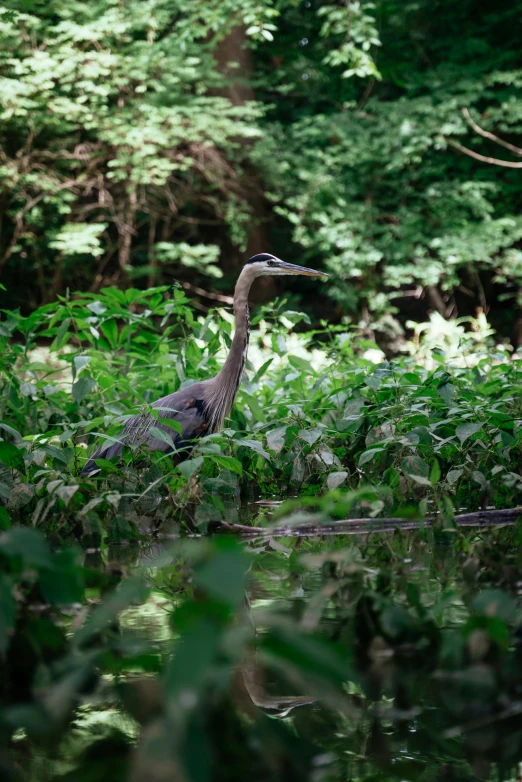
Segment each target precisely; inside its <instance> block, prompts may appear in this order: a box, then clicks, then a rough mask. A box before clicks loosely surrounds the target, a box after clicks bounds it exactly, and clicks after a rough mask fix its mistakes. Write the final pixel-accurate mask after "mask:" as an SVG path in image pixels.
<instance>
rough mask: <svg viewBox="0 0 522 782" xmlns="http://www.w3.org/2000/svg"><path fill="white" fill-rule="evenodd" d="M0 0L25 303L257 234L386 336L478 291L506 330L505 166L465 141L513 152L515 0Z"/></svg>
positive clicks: (7, 260)
mask: <svg viewBox="0 0 522 782" xmlns="http://www.w3.org/2000/svg"><path fill="white" fill-rule="evenodd" d="M0 11H1V12H2V13H1V14H0V40H1V42H2V46H1V47H0V51H1V54H0V75H1V87H2V89H1V96H0V103H1V106H2V113H1V118H2V127H1V131H0V133H1V136H0V147H1V157H2V160H1V176H2V191H1V196H0V197H1V207H0V208H1V213H2V217H3V223H2V248H1V254H0V264H1V267H3V274H4V275H5V278H6V279H7V280H8V283H9V289H10V291H11V295H12V296H13V295H14V296H16V298H17V300H18V301H19V302H20V304H22V306H23V307H24V308H25V310H27V308H28V307H34V306H35V305H36V304H38V303H39V304H41V303H45V302H46V301H49V300H52V299H54V297H55V296H56V294H57V293H64V292H65V289H66V287H67V286H69V287H71V288H73V289H74V288H83V289H85V288H88V287H90V288H91V289H92V290H99V289H100V288H101V287H103V286H104V285H107V284H108V283H110V284H112V283H115V282H117V283H118V284H120V285H123V286H128V285H129V284H130V281H131V280H132V281H135V283H134V284H136V285H137V286H138V287H145V286H146V285H147V284H148V285H149V286H152V285H154V284H158V283H161V282H168V283H170V282H171V280H172V277H173V276H175V277H178V278H182V279H186V280H189V281H190V282H191V283H194V282H195V281H202V282H205V279H204V278H205V276H208V275H213V276H216V277H219V275H221V274H223V273H225V274H226V275H229V274H230V273H231V271H234V270H235V268H237V264H238V263H239V261H240V258H241V255H242V254H244V252H252V253H253V252H254V251H259V250H261V249H263V250H266V249H271V250H273V251H275V252H276V253H277V254H279V255H282V256H286V257H300V258H303V259H306V260H308V261H310V263H311V264H312V263H314V264H317V265H321V264H324V265H325V266H326V267H327V268H328V269H329V270H330V271H332V272H333V278H332V283H331V286H330V295H331V296H332V297H333V299H334V300H335V302H336V303H337V305H338V309H337V313H336V317H338V318H339V317H341V316H342V315H343V314H346V315H348V316H349V317H350V318H351V319H352V320H353V321H354V322H359V321H360V320H362V324H363V325H364V327H365V328H366V329H367V330H368V334H369V335H370V336H372V334H371V330H372V329H373V330H374V331H375V332H376V335H377V337H378V339H379V340H380V341H381V342H382V343H383V344H387V345H388V346H390V347H391V348H392V349H396V348H397V347H398V346H399V344H400V342H401V339H402V337H401V328H402V326H403V325H404V323H405V321H406V320H407V319H408V318H410V319H414V320H417V321H421V320H425V319H426V312H427V310H436V311H438V312H439V313H441V314H442V315H443V316H444V317H449V316H455V315H456V314H460V315H469V314H471V315H475V310H476V308H477V307H481V308H482V309H483V310H488V309H489V308H490V307H491V308H492V309H491V317H492V319H493V321H494V325H496V326H497V327H498V328H500V329H501V332H502V333H503V334H504V335H505V336H509V334H510V331H511V329H512V327H513V325H514V324H515V320H516V317H517V316H516V305H517V303H518V297H519V292H518V291H519V285H520V269H521V263H520V249H519V246H520V238H521V236H522V224H521V221H520V195H519V190H520V188H519V187H518V177H519V172H518V170H516V168H514V169H513V168H509V167H505V166H498V165H495V164H491V163H488V162H485V161H484V160H477V159H473V158H470V157H469V155H467V154H465V153H463V152H462V149H461V148H462V146H464V147H465V148H466V149H468V150H471V151H472V152H473V153H479V155H482V156H483V157H485V158H491V157H493V158H497V159H498V158H500V159H504V160H507V161H511V163H512V164H513V165H515V166H516V165H518V166H520V165H521V164H520V163H518V164H517V163H516V160H517V154H519V152H520V150H518V152H517V149H518V148H517V147H516V144H517V139H518V138H519V134H520V130H521V128H520V105H521V104H520V97H519V87H520V82H521V72H520V70H519V65H520V64H519V41H518V32H517V25H516V20H517V19H518V16H519V15H520V7H519V4H518V3H516V2H515V3H507V2H504V1H503V2H500V3H499V2H496V3H489V2H488V3H484V2H481V3H477V2H476V0H463V2H460V3H458V4H456V3H454V2H452V1H451V0H438V2H432V1H428V0H420V2H417V3H406V4H404V3H396V2H393V1H392V0H378V2H377V3H369V2H361V3H359V2H350V3H346V4H337V3H336V2H332V1H331V0H306V2H298V3H296V2H293V0H284V1H283V2H280V3H278V4H276V5H273V4H272V3H271V2H268V0H267V1H266V2H263V3H251V2H241V3H239V2H234V0H230V2H226V3H206V2H196V3H186V2H184V0H151V2H148V3H147V11H146V13H144V12H143V3H142V2H138V1H137V0H125V2H116V0H96V2H93V3H89V4H85V3H77V2H74V0H67V2H59V3H58V2H54V1H53V2H48V3H45V4H42V3H38V2H32V0H24V1H23V2H22V3H20V2H17V3H10V2H4V3H3V4H2V5H1V7H0ZM234 64H235V65H234ZM462 109H468V110H469V118H468V119H466V117H464V116H463V115H462V113H461V110H462ZM470 122H472V123H473V122H475V123H478V127H479V129H482V131H483V132H485V133H490V134H491V133H493V134H494V136H493V139H492V138H491V136H490V137H487V138H484V137H483V136H481V135H480V133H479V132H477V130H476V129H473V127H472V126H470V124H469V123H470ZM495 136H496V137H500V140H501V141H502V142H503V143H505V144H507V146H508V149H507V150H506V149H505V148H502V147H501V146H499V145H498V144H497V143H495V141H494V138H495ZM454 142H456V143H457V144H460V147H461V148H460V149H459V148H455V147H452V146H448V144H450V143H451V144H453V143H454ZM513 144H514V146H513ZM510 145H511V146H510ZM229 279H230V278H229V277H227V278H226V279H225V280H223V282H222V283H220V282H219V281H218V282H217V283H216V282H214V281H213V283H212V284H213V285H214V284H218V285H219V284H222V285H223V286H224V287H226V288H228V287H229ZM204 287H205V286H204ZM206 287H208V281H207V285H206ZM305 293H306V290H305ZM504 301H507V302H508V303H509V305H510V306H509V307H508V308H506V307H505V305H504V304H503V302H504ZM310 303H311V305H312V306H317V311H318V312H319V313H320V314H321V313H322V312H323V308H322V307H321V306H320V305H318V304H317V303H316V302H315V301H310ZM512 305H513V306H512ZM397 315H398V320H397V318H396V317H395V316H397ZM361 316H362V319H361ZM392 316H393V317H392ZM401 324H402V326H401ZM517 339H518V337H517V335H516V334H515V336H514V340H515V342H516V341H517Z"/></svg>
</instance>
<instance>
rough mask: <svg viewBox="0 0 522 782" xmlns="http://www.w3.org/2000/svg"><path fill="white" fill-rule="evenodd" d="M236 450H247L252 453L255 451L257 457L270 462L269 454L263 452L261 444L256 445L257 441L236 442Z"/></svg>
mask: <svg viewBox="0 0 522 782" xmlns="http://www.w3.org/2000/svg"><path fill="white" fill-rule="evenodd" d="M237 445H238V448H243V447H244V448H249V449H250V450H252V451H255V452H256V453H258V454H259V456H262V457H263V459H267V460H268V461H270V459H271V456H270V454H269V453H268V452H267V451H265V450H264V448H263V446H262V445H261V443H258V442H257V440H238V441H237Z"/></svg>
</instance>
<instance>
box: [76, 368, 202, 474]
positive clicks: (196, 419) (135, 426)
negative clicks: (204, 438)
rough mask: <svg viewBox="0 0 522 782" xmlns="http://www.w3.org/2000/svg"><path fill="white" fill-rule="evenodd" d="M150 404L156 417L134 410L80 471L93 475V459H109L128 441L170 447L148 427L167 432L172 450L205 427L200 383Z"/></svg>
mask: <svg viewBox="0 0 522 782" xmlns="http://www.w3.org/2000/svg"><path fill="white" fill-rule="evenodd" d="M152 407H155V408H157V409H158V411H159V412H158V416H157V418H156V416H154V415H151V414H150V413H143V414H138V415H134V416H132V418H129V420H128V421H127V422H126V423H125V426H124V428H123V432H122V433H121V435H120V437H119V441H118V442H115V443H113V444H112V445H107V444H106V443H104V444H103V445H100V446H99V448H97V449H96V451H95V452H94V453H93V455H92V456H91V458H90V459H89V460H88V461H87V463H86V465H85V467H84V468H83V470H82V475H83V476H86V475H93V474H95V473H96V472H98V471H99V467H98V466H97V465H96V462H95V460H96V459H112V458H113V457H114V456H120V454H121V452H122V450H123V446H124V445H126V444H129V443H132V444H135V445H143V446H144V447H145V448H149V449H150V450H154V451H163V452H164V453H169V452H170V451H172V447H171V446H170V445H169V444H168V443H166V442H164V441H163V440H159V439H158V438H157V437H154V436H152V435H151V433H150V429H151V427H156V428H157V429H160V430H162V431H163V432H165V433H166V434H167V435H169V437H170V439H171V440H172V442H173V443H174V446H175V449H176V450H180V449H182V448H186V447H187V445H188V443H189V442H190V441H191V440H194V439H195V438H196V437H200V436H201V435H202V434H204V433H205V431H206V430H207V428H208V421H207V416H206V409H205V400H204V388H203V383H194V384H193V385H191V386H188V387H187V388H182V389H180V390H179V391H176V392H175V393H174V394H169V395H168V396H164V397H162V398H161V399H158V400H157V402H154V404H153V405H152ZM162 418H166V419H170V420H173V421H177V422H178V424H179V425H180V426H181V433H180V432H179V431H176V429H174V428H173V427H171V426H169V425H168V424H166V423H162V422H161V419H162Z"/></svg>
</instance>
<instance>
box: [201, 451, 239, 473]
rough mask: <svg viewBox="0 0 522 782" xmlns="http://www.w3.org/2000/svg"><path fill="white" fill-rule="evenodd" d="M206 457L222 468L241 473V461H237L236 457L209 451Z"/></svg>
mask: <svg viewBox="0 0 522 782" xmlns="http://www.w3.org/2000/svg"><path fill="white" fill-rule="evenodd" d="M208 458H209V459H212V461H213V462H215V464H217V465H218V467H222V468H223V469H224V470H230V472H233V473H235V474H236V475H240V476H241V475H242V474H243V467H242V464H241V462H239V461H238V460H237V459H234V457H233V456H221V455H220V454H217V453H209V454H208Z"/></svg>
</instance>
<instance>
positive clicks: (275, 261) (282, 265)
mask: <svg viewBox="0 0 522 782" xmlns="http://www.w3.org/2000/svg"><path fill="white" fill-rule="evenodd" d="M245 265H246V266H247V267H249V268H252V269H254V270H255V272H256V277H263V276H266V275H268V274H270V275H271V276H273V277H276V276H279V275H281V274H302V275H304V276H305V277H328V274H325V272H317V271H315V269H307V267H306V266H296V265H295V264H293V263H286V261H282V260H281V259H280V258H277V256H275V255H271V254H270V253H259V255H254V256H253V257H252V258H249V260H248V261H247V262H246V264H245Z"/></svg>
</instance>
